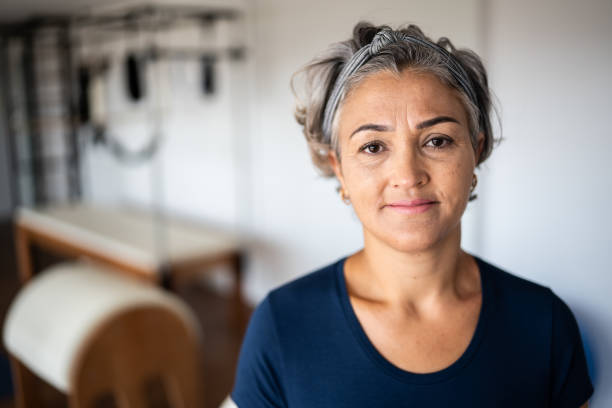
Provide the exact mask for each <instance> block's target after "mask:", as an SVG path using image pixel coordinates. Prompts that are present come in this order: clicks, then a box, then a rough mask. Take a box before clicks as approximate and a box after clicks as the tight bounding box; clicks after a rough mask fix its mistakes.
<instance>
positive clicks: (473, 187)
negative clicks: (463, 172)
mask: <svg viewBox="0 0 612 408" xmlns="http://www.w3.org/2000/svg"><path fill="white" fill-rule="evenodd" d="M476 184H478V176H476V173H474V174H472V188H470V193H471V192H472V191H474V189H475V188H476Z"/></svg>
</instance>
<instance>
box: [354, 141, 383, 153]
mask: <svg viewBox="0 0 612 408" xmlns="http://www.w3.org/2000/svg"><path fill="white" fill-rule="evenodd" d="M382 150H383V145H382V144H381V143H380V142H370V143H368V144H366V145H364V146H362V147H361V148H360V149H359V151H360V152H364V151H365V152H366V153H368V154H377V153H380V152H381V151H382Z"/></svg>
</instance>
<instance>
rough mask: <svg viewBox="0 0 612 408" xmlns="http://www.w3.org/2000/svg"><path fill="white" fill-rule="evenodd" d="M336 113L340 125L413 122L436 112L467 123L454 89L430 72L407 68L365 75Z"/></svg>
mask: <svg viewBox="0 0 612 408" xmlns="http://www.w3.org/2000/svg"><path fill="white" fill-rule="evenodd" d="M339 113H340V117H339V118H338V119H339V126H340V127H341V128H342V127H344V125H348V124H353V123H354V122H361V121H368V122H373V123H377V122H378V121H381V122H389V121H396V120H400V119H404V120H406V121H407V122H408V124H409V125H414V124H416V123H418V122H421V121H422V120H427V119H430V118H431V117H435V116H439V115H445V116H452V117H454V118H456V119H457V120H458V121H459V122H460V123H461V124H462V125H464V126H466V127H467V114H466V112H465V109H464V107H463V105H462V103H461V101H460V99H459V97H458V93H457V91H456V90H454V89H452V88H450V87H449V86H447V85H445V84H444V83H443V82H442V81H441V80H440V79H439V78H438V77H436V76H435V75H433V74H431V73H423V72H416V71H412V70H409V69H405V70H403V71H401V72H400V73H399V74H397V73H394V72H390V71H379V72H376V73H373V74H370V75H368V76H367V77H366V78H365V79H363V80H362V81H360V82H359V83H358V84H357V85H356V86H354V87H353V89H351V90H350V92H349V93H348V95H347V96H346V97H345V99H344V102H343V104H342V107H341V109H340V112H339ZM387 124H388V123H387Z"/></svg>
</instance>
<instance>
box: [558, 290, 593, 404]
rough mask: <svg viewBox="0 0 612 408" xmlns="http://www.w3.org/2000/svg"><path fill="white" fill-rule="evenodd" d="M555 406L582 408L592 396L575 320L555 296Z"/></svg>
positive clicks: (563, 303)
mask: <svg viewBox="0 0 612 408" xmlns="http://www.w3.org/2000/svg"><path fill="white" fill-rule="evenodd" d="M551 357H552V360H551V369H552V384H551V385H552V407H554V408H579V407H580V406H582V404H584V403H585V402H586V401H587V400H588V399H589V398H590V397H591V395H592V394H593V385H592V384H591V379H590V378H589V372H588V368H587V364H586V358H585V354H584V348H583V345H582V340H581V338H580V331H579V329H578V324H577V322H576V318H575V317H574V315H573V313H572V311H571V310H570V308H569V307H568V306H567V305H566V304H565V302H563V300H561V299H560V298H559V297H558V296H557V295H555V294H554V293H553V321H552V355H551Z"/></svg>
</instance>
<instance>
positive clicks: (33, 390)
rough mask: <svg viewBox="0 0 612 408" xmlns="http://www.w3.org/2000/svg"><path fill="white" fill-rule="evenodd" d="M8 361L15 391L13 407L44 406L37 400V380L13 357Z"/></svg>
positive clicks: (30, 407) (31, 407)
mask: <svg viewBox="0 0 612 408" xmlns="http://www.w3.org/2000/svg"><path fill="white" fill-rule="evenodd" d="M10 359H11V371H12V373H13V384H14V385H13V386H14V390H15V407H16V408H34V407H42V406H44V402H43V401H41V400H40V399H39V398H38V396H39V393H38V392H37V384H38V379H37V378H36V377H35V376H34V374H32V372H31V371H30V370H28V368H27V367H25V366H24V365H23V364H21V362H19V360H17V359H16V358H15V357H13V356H11V357H10Z"/></svg>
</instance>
